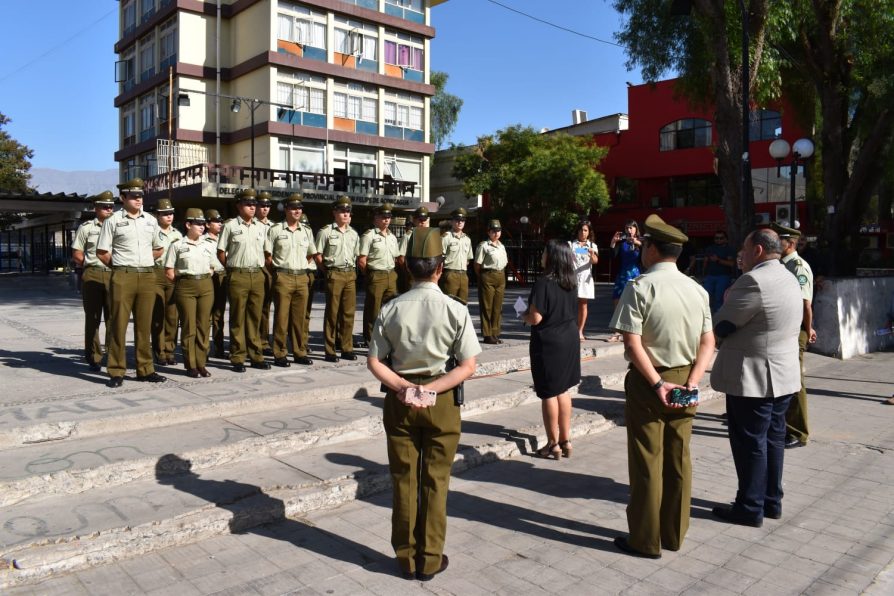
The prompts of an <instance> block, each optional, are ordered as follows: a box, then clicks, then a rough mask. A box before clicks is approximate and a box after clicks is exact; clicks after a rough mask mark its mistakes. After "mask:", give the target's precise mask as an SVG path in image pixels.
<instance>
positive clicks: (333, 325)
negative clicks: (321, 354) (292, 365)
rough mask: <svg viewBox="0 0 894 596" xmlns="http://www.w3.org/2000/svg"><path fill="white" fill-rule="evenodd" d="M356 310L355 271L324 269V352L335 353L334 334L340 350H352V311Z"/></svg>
mask: <svg viewBox="0 0 894 596" xmlns="http://www.w3.org/2000/svg"><path fill="white" fill-rule="evenodd" d="M355 310H357V273H356V272H355V271H354V270H353V269H350V270H348V271H339V270H336V269H329V270H328V271H326V312H325V314H324V322H323V323H324V325H323V335H324V336H325V338H326V353H327V354H331V355H335V336H336V333H338V336H339V338H340V340H341V351H342V352H353V351H354V342H353V339H354V338H353V333H354V311H355Z"/></svg>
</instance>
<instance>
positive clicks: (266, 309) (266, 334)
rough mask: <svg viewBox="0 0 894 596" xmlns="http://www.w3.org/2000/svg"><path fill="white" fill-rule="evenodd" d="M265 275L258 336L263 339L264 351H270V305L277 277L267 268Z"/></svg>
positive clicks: (264, 271)
mask: <svg viewBox="0 0 894 596" xmlns="http://www.w3.org/2000/svg"><path fill="white" fill-rule="evenodd" d="M262 271H263V273H264V302H263V304H262V306H261V321H260V327H259V328H258V335H259V336H260V337H261V347H262V349H264V350H269V349H270V304H271V303H272V302H273V284H274V283H275V279H276V275H275V274H273V273H271V272H270V271H269V270H268V269H267V268H266V267H264V269H263V270H262Z"/></svg>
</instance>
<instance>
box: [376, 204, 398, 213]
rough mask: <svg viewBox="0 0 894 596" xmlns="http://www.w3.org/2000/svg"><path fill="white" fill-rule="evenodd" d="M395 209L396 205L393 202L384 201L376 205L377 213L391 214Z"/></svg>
mask: <svg viewBox="0 0 894 596" xmlns="http://www.w3.org/2000/svg"><path fill="white" fill-rule="evenodd" d="M393 210H394V205H392V204H391V203H382V204H381V205H379V206H378V207H376V210H375V214H376V215H391V212H392V211H393Z"/></svg>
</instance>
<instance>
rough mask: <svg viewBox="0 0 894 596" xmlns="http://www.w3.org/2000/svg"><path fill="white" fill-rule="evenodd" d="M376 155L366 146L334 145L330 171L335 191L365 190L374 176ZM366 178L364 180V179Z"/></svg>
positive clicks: (368, 187) (370, 185) (369, 188)
mask: <svg viewBox="0 0 894 596" xmlns="http://www.w3.org/2000/svg"><path fill="white" fill-rule="evenodd" d="M376 162H377V155H376V152H375V151H370V150H369V149H367V148H360V147H351V146H348V145H335V146H334V147H333V150H332V165H333V170H332V173H333V174H335V176H336V181H335V188H334V189H333V190H336V191H339V190H341V191H347V190H350V191H351V192H366V191H369V190H371V188H372V183H373V182H374V179H375V177H376ZM364 179H366V180H364Z"/></svg>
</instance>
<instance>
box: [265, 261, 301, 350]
mask: <svg viewBox="0 0 894 596" xmlns="http://www.w3.org/2000/svg"><path fill="white" fill-rule="evenodd" d="M307 293H308V287H307V273H300V274H297V273H283V272H281V271H278V272H277V273H276V282H275V283H274V284H273V302H274V304H275V310H274V314H273V357H274V358H285V357H286V356H287V355H288V348H289V336H290V335H291V337H292V353H293V354H294V355H295V356H302V357H303V356H307V335H306V334H305V332H304V320H305V318H306V317H307Z"/></svg>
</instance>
